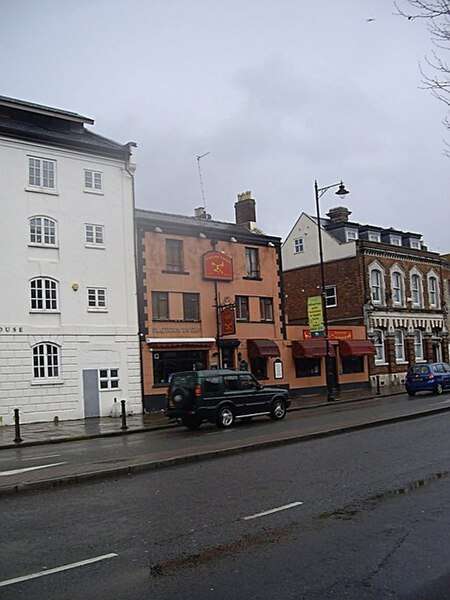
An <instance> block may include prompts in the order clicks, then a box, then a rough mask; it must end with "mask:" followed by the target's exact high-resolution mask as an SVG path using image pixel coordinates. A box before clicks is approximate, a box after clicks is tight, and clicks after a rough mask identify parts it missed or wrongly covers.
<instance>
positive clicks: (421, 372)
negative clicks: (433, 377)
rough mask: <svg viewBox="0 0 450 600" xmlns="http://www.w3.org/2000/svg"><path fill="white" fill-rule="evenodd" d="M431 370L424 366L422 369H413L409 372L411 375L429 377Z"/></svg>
mask: <svg viewBox="0 0 450 600" xmlns="http://www.w3.org/2000/svg"><path fill="white" fill-rule="evenodd" d="M429 372H430V371H429V369H428V367H427V366H425V365H422V366H420V367H411V368H410V370H409V374H410V375H428V373H429Z"/></svg>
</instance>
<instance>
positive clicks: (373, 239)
mask: <svg viewBox="0 0 450 600" xmlns="http://www.w3.org/2000/svg"><path fill="white" fill-rule="evenodd" d="M380 241H381V236H380V234H379V233H375V232H371V233H369V242H380Z"/></svg>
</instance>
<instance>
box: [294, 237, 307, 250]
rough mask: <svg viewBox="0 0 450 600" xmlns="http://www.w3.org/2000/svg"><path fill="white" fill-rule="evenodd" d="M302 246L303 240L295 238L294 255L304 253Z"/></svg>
mask: <svg viewBox="0 0 450 600" xmlns="http://www.w3.org/2000/svg"><path fill="white" fill-rule="evenodd" d="M304 249H305V248H304V244H303V238H302V237H300V238H296V239H295V240H294V252H295V254H299V253H300V252H303V251H304Z"/></svg>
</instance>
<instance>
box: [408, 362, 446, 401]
mask: <svg viewBox="0 0 450 600" xmlns="http://www.w3.org/2000/svg"><path fill="white" fill-rule="evenodd" d="M405 387H406V391H407V392H408V395H409V396H414V395H415V394H416V392H421V391H429V392H432V393H433V394H442V392H443V391H444V389H448V388H450V365H449V364H448V363H444V362H435V363H428V364H418V365H412V366H411V367H410V368H409V370H408V373H407V375H406V381H405Z"/></svg>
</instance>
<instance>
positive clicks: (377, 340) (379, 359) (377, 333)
mask: <svg viewBox="0 0 450 600" xmlns="http://www.w3.org/2000/svg"><path fill="white" fill-rule="evenodd" d="M373 344H374V346H375V350H376V355H375V362H376V363H384V362H385V356H384V333H383V330H382V329H374V330H373Z"/></svg>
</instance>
